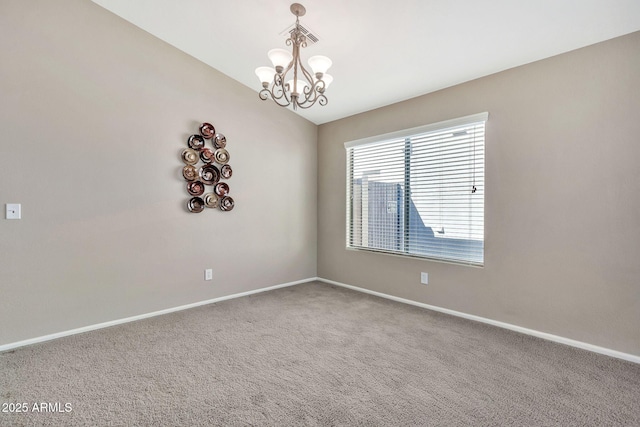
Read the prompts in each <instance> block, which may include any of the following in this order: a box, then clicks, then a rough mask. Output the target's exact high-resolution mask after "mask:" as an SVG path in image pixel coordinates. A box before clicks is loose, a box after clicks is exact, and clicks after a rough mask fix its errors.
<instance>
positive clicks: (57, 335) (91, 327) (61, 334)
mask: <svg viewBox="0 0 640 427" xmlns="http://www.w3.org/2000/svg"><path fill="white" fill-rule="evenodd" d="M314 280H318V279H317V278H315V277H311V278H309V279H303V280H297V281H295V282H288V283H282V284H280V285H275V286H269V287H267V288H260V289H255V290H253V291H247V292H240V293H238V294H233V295H227V296H223V297H218V298H213V299H209V300H206V301H198V302H194V303H192V304H186V305H181V306H179V307H172V308H167V309H165V310H159V311H154V312H152V313H146V314H140V315H137V316H131V317H126V318H124V319H118V320H111V321H109V322H104V323H98V324H95V325H89V326H84V327H82V328H77V329H71V330H69V331H64V332H57V333H55V334H49V335H44V336H41V337H36V338H31V339H28V340H24V341H18V342H14V343H9V344H4V345H0V352H2V351H7V350H11V349H14V348H18V347H23V346H25V345H31V344H36V343H40V342H45V341H50V340H54V339H56V338H62V337H66V336H69V335H75V334H81V333H83V332H89V331H95V330H96V329H102V328H108V327H109V326H115V325H120V324H122V323H128V322H135V321H136V320H142V319H147V318H149V317H154V316H160V315H163V314H169V313H173V312H176V311H181V310H187V309H190V308H194V307H199V306H201V305H207V304H213V303H216V302H221V301H226V300H229V299H234V298H240V297H245V296H248V295H253V294H258V293H261V292H266V291H272V290H274V289H279V288H286V287H288V286H294V285H299V284H301V283H307V282H312V281H314Z"/></svg>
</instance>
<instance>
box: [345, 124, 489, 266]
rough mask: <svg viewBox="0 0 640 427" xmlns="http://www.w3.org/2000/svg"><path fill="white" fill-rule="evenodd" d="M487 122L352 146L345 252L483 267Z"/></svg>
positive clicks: (424, 129) (443, 126)
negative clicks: (349, 250)
mask: <svg viewBox="0 0 640 427" xmlns="http://www.w3.org/2000/svg"><path fill="white" fill-rule="evenodd" d="M487 118H488V113H481V114H476V115H473V116H467V117H462V118H460V119H453V120H448V121H446V122H440V123H436V124H432V125H427V126H422V127H420V128H414V129H409V130H406V131H402V132H395V133H393V134H387V135H382V136H379V137H374V138H367V139H364V140H358V141H352V142H348V143H346V144H345V148H346V150H347V247H348V248H354V249H364V250H371V251H379V252H385V253H392V254H398V255H409V256H416V257H423V258H430V259H436V260H444V261H450V262H457V263H464V264H471V265H483V264H484V124H485V121H486V120H487Z"/></svg>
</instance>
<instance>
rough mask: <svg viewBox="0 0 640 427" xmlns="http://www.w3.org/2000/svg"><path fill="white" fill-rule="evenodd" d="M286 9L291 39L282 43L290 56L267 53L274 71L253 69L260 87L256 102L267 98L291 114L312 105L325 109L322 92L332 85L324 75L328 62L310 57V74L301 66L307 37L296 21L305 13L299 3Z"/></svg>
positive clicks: (323, 57) (328, 60)
mask: <svg viewBox="0 0 640 427" xmlns="http://www.w3.org/2000/svg"><path fill="white" fill-rule="evenodd" d="M290 9H291V13H293V14H294V15H295V16H296V24H295V27H294V28H293V30H291V37H289V38H288V39H287V40H286V44H287V46H291V50H292V52H291V53H289V51H287V50H285V49H271V50H270V51H269V52H268V53H267V55H268V56H269V59H270V60H271V62H272V63H273V67H274V68H271V67H258V68H256V75H257V76H258V79H260V83H262V90H261V91H260V93H259V96H260V99H262V100H263V101H266V100H267V99H268V98H271V99H273V100H274V101H275V102H276V104H278V105H279V106H281V107H288V106H289V105H293V109H294V110H295V109H297V108H298V107H300V108H309V107H311V106H312V105H314V104H315V103H316V102H317V103H318V104H320V105H327V97H326V96H325V90H326V89H327V87H328V86H329V84H330V83H331V82H332V81H333V77H331V76H330V75H329V74H327V70H328V69H329V67H331V63H332V62H331V60H330V59H329V58H327V57H326V56H321V55H316V56H312V57H311V58H309V66H310V67H311V70H312V71H313V74H312V73H310V72H309V71H308V70H307V69H306V68H305V67H304V66H303V65H302V60H301V59H300V48H301V47H307V37H306V36H305V34H304V33H305V31H304V29H303V28H301V26H300V17H301V16H304V14H305V13H306V9H305V8H304V6H302V5H301V4H299V3H293V4H292V5H291V8H290Z"/></svg>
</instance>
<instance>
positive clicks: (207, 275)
mask: <svg viewBox="0 0 640 427" xmlns="http://www.w3.org/2000/svg"><path fill="white" fill-rule="evenodd" d="M204 280H213V270H212V269H210V268H207V269H206V270H205V271H204Z"/></svg>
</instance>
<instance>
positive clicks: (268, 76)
mask: <svg viewBox="0 0 640 427" xmlns="http://www.w3.org/2000/svg"><path fill="white" fill-rule="evenodd" d="M275 74H276V70H274V69H273V68H271V67H258V68H256V76H258V79H259V80H260V83H262V84H263V85H264V84H265V83H267V84H268V83H271V82H272V81H273V76H274V75H275Z"/></svg>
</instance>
